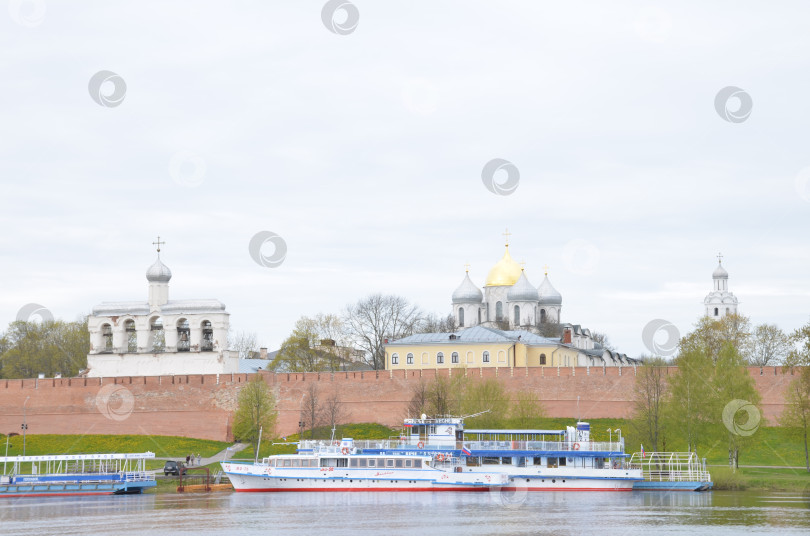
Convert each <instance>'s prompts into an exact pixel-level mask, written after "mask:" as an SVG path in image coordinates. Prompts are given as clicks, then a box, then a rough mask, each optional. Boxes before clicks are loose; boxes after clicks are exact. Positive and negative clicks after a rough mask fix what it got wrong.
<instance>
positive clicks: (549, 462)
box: [546, 457, 557, 467]
mask: <svg viewBox="0 0 810 536" xmlns="http://www.w3.org/2000/svg"><path fill="white" fill-rule="evenodd" d="M546 467H557V458H551V457H549V458H548V460H547V462H546Z"/></svg>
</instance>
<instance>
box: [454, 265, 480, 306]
mask: <svg viewBox="0 0 810 536" xmlns="http://www.w3.org/2000/svg"><path fill="white" fill-rule="evenodd" d="M483 301H484V293H483V292H481V289H480V288H478V287H476V286H475V284H474V283H473V282H472V280H471V279H470V273H469V272H467V275H466V276H464V281H462V282H461V284H460V285H459V286H458V288H457V289H456V290H455V292H453V303H481V302H483Z"/></svg>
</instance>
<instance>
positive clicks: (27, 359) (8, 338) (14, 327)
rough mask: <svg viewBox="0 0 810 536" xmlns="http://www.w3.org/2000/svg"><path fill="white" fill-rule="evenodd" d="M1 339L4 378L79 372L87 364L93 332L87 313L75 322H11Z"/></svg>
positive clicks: (63, 374) (64, 374)
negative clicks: (90, 331)
mask: <svg viewBox="0 0 810 536" xmlns="http://www.w3.org/2000/svg"><path fill="white" fill-rule="evenodd" d="M2 341H3V342H2V343H0V347H1V349H2V350H3V352H2V354H0V360H2V366H0V371H1V373H2V377H4V378H34V377H36V376H37V375H38V374H45V375H46V376H55V375H57V374H61V375H62V376H76V375H77V374H78V373H79V371H80V370H82V369H85V368H87V354H88V353H89V352H90V334H89V332H88V330H87V318H86V317H84V318H81V319H80V320H78V321H76V322H64V321H62V320H56V321H49V322H21V321H17V322H12V323H11V324H9V328H8V330H7V331H6V333H5V334H4V335H3V337H2Z"/></svg>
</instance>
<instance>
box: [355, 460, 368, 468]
mask: <svg viewBox="0 0 810 536" xmlns="http://www.w3.org/2000/svg"><path fill="white" fill-rule="evenodd" d="M357 461H358V462H359V464H358V465H359V466H360V467H365V466H366V459H365V458H360V459H359V460H357Z"/></svg>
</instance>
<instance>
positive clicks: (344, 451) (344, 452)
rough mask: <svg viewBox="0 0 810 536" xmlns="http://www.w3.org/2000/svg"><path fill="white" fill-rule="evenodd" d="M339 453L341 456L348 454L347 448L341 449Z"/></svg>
mask: <svg viewBox="0 0 810 536" xmlns="http://www.w3.org/2000/svg"><path fill="white" fill-rule="evenodd" d="M340 452H341V453H343V454H348V453H349V447H343V448H342V449H340Z"/></svg>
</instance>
